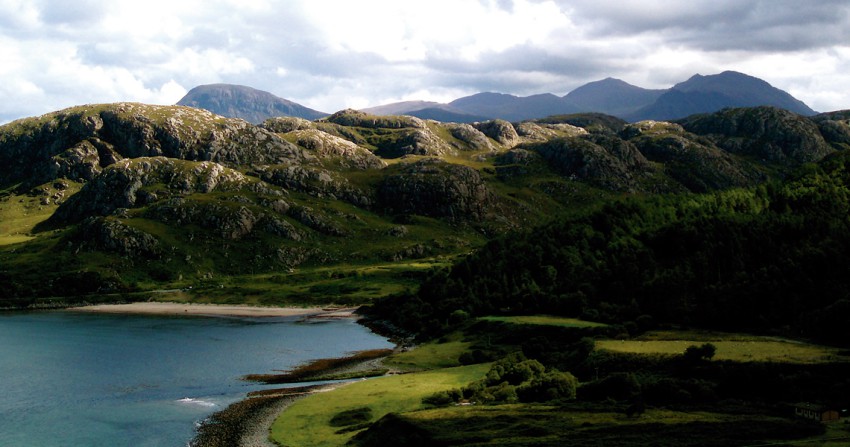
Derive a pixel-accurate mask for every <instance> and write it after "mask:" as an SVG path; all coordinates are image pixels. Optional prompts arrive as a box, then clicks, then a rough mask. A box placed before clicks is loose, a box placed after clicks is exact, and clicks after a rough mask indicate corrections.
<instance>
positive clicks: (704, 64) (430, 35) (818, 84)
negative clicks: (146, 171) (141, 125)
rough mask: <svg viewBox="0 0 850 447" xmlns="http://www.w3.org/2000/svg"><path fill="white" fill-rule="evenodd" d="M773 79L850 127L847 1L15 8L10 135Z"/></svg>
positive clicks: (96, 0) (1, 67) (63, 4)
mask: <svg viewBox="0 0 850 447" xmlns="http://www.w3.org/2000/svg"><path fill="white" fill-rule="evenodd" d="M724 70H736V71H740V72H744V73H747V74H750V75H753V76H757V77H760V78H762V79H764V80H766V81H768V82H769V83H771V84H772V85H774V86H776V87H779V88H781V89H784V90H786V91H788V92H790V93H791V94H792V95H794V96H795V97H797V98H798V99H800V100H802V101H804V102H805V103H807V104H808V105H809V106H811V107H812V108H814V109H815V110H819V111H829V110H838V109H850V2H847V1H844V0H835V1H832V0H819V1H817V2H815V1H806V2H800V1H798V0H789V1H786V0H691V1H674V0H658V1H647V0H616V1H614V0H612V1H605V0H573V1H564V0H427V1H424V0H358V1H352V0H303V1H301V0H290V1H284V0H145V1H138V0H109V1H107V0H74V1H67V0H0V123H2V122H7V121H10V120H13V119H16V118H20V117H25V116H32V115H38V114H42V113H45V112H49V111H53V110H57V109H61V108H64V107H69V106H72V105H78V104H85V103H100V102H116V101H140V102H146V103H152V104H173V103H175V102H177V101H178V100H179V99H180V98H181V97H182V96H183V95H184V94H185V93H186V92H187V91H188V90H189V89H191V88H192V87H195V86H197V85H201V84H210V83H218V82H225V83H233V84H242V85H248V86H252V87H255V88H258V89H261V90H266V91H270V92H272V93H274V94H276V95H278V96H281V97H283V98H287V99H290V100H293V101H295V102H298V103H300V104H303V105H305V106H308V107H311V108H314V109H317V110H320V111H324V112H334V111H337V110H340V109H343V108H346V107H354V108H362V107H368V106H374V105H379V104H385V103H390V102H396V101H402V100H414V99H417V100H433V101H441V102H447V101H450V100H452V99H456V98H459V97H462V96H466V95H470V94H473V93H477V92H481V91H496V92H503V93H511V94H515V95H521V96H524V95H530V94H536V93H555V94H557V95H564V94H566V93H568V92H569V91H571V90H573V89H574V88H576V87H579V86H581V85H582V84H585V83H587V82H590V81H595V80H599V79H603V78H605V77H609V76H610V77H615V78H619V79H623V80H624V81H626V82H629V83H632V84H635V85H639V86H642V87H646V88H667V87H670V86H672V85H673V84H675V83H676V82H680V81H683V80H685V79H687V78H688V77H690V76H691V75H693V74H695V73H700V74H703V75H706V74H715V73H719V72H721V71H724Z"/></svg>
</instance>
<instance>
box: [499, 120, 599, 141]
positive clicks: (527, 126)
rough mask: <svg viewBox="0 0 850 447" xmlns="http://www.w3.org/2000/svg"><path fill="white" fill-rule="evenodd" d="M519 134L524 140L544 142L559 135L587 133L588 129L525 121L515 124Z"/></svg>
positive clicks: (574, 135) (576, 135)
mask: <svg viewBox="0 0 850 447" xmlns="http://www.w3.org/2000/svg"><path fill="white" fill-rule="evenodd" d="M515 128H516V132H517V135H519V137H520V140H521V141H523V142H542V141H547V140H550V139H552V138H559V137H578V136H581V135H587V133H588V132H587V130H585V129H583V128H581V127H576V126H573V125H571V124H538V123H535V122H533V121H523V122H521V123H519V124H517V125H516V126H515Z"/></svg>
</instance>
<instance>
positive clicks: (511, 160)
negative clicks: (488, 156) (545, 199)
mask: <svg viewBox="0 0 850 447" xmlns="http://www.w3.org/2000/svg"><path fill="white" fill-rule="evenodd" d="M493 164H494V165H495V166H496V175H498V176H499V178H500V179H503V180H507V179H510V178H514V177H522V176H526V175H533V174H537V173H541V172H544V171H545V170H546V162H545V161H544V160H543V157H541V156H540V154H538V153H537V152H533V151H530V150H526V149H522V148H514V149H511V150H509V151H507V152H505V153H503V154H500V155H499V156H498V157H496V160H494V163H493Z"/></svg>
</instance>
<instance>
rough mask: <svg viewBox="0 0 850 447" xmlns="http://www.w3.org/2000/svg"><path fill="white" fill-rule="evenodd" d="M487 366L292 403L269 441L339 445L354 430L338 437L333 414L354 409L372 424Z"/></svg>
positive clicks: (367, 383) (364, 385)
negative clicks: (364, 411) (366, 415)
mask: <svg viewBox="0 0 850 447" xmlns="http://www.w3.org/2000/svg"><path fill="white" fill-rule="evenodd" d="M489 368H490V365H489V364H482V365H472V366H463V367H459V368H448V369H441V370H437V371H428V372H421V373H413V374H403V375H398V376H390V377H382V378H378V379H370V380H364V381H360V382H355V383H352V384H349V385H345V386H342V387H340V388H338V389H336V390H333V391H331V392H327V393H317V394H313V395H311V396H308V397H306V398H304V399H301V400H299V401H297V402H295V403H294V404H293V405H292V406H291V407H289V408H288V409H287V410H286V411H284V412H283V413H282V414H281V415H280V416H279V417H278V419H277V420H276V421H275V423H274V425H272V431H271V439H272V440H273V441H274V442H276V443H277V444H279V445H282V446H288V447H297V446H310V447H321V446H341V445H344V444H345V443H346V442H347V441H348V440H349V439H350V438H351V437H352V436H353V435H354V434H355V433H356V431H350V432H344V433H338V431H340V428H339V427H333V426H331V425H330V421H331V418H333V417H334V416H335V415H337V414H339V413H341V412H344V411H348V410H353V409H357V408H364V407H368V408H369V409H370V410H371V419H370V422H374V421H376V420H378V419H380V418H381V417H383V416H384V415H386V414H387V413H391V412H392V413H403V412H407V411H413V410H418V409H421V408H423V405H422V402H421V401H422V398H423V397H425V396H428V395H430V394H433V393H435V392H437V391H442V390H448V389H452V388H460V387H462V386H465V385H467V384H468V383H470V382H472V381H474V380H478V379H480V378H482V377H484V374H485V373H486V372H487V370H488V369H489Z"/></svg>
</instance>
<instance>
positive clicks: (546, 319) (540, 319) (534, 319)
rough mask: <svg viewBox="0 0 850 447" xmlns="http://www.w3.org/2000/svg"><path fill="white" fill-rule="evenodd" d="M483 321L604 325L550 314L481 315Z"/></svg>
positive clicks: (582, 326) (576, 325) (564, 325)
mask: <svg viewBox="0 0 850 447" xmlns="http://www.w3.org/2000/svg"><path fill="white" fill-rule="evenodd" d="M481 319H482V320H485V321H498V322H502V323H512V324H536V325H544V326H560V327H577V328H584V327H604V326H607V325H605V324H602V323H594V322H592V321H585V320H579V319H578V318H566V317H555V316H550V315H527V316H508V317H501V316H500V317H495V316H491V317H482V318H481Z"/></svg>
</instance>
